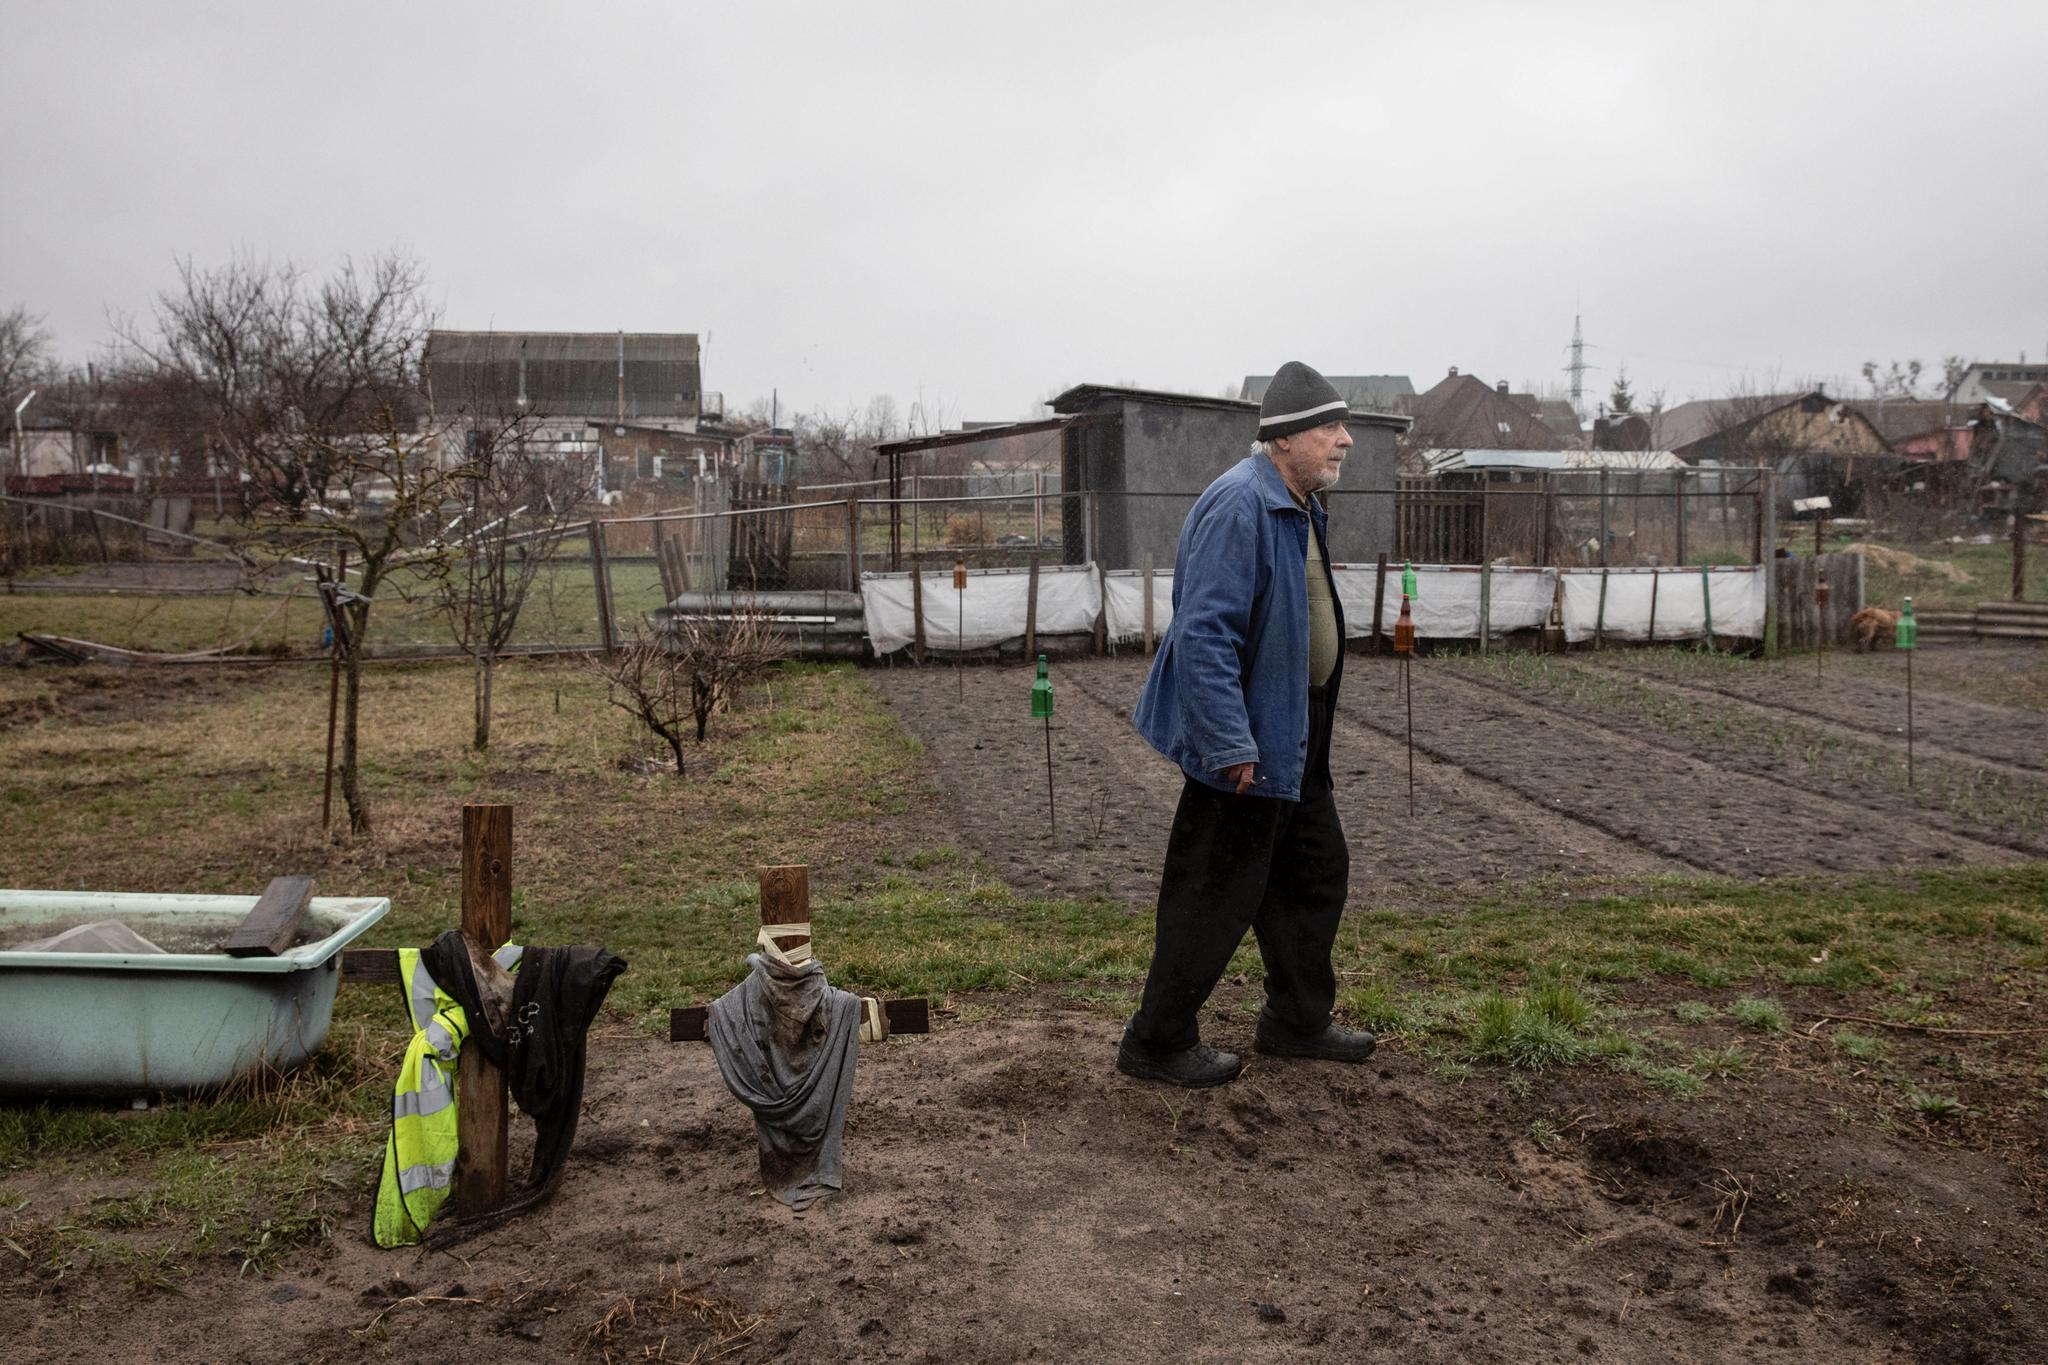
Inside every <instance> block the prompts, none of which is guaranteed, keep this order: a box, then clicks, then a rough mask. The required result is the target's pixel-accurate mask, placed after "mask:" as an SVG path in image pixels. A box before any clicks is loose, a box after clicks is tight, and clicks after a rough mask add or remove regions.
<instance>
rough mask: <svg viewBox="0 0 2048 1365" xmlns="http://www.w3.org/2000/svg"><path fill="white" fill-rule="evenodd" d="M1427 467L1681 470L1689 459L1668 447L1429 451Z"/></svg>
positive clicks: (1447, 470)
mask: <svg viewBox="0 0 2048 1365" xmlns="http://www.w3.org/2000/svg"><path fill="white" fill-rule="evenodd" d="M1422 463H1423V467H1424V468H1426V469H1428V470H1429V472H1430V473H1432V474H1448V473H1455V472H1457V471H1459V470H1465V469H1528V470H1536V471H1542V470H1562V469H1679V468H1682V467H1684V465H1685V461H1683V460H1681V459H1679V458H1678V457H1677V456H1676V455H1673V454H1672V453H1671V452H1670V451H1668V450H1449V449H1437V450H1425V451H1423V452H1422Z"/></svg>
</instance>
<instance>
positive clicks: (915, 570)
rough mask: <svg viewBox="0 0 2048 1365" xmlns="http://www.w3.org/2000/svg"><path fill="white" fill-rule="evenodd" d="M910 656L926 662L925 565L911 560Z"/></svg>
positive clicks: (920, 661)
mask: <svg viewBox="0 0 2048 1365" xmlns="http://www.w3.org/2000/svg"><path fill="white" fill-rule="evenodd" d="M910 616H911V623H910V632H911V634H910V656H911V657H912V658H913V659H916V660H917V661H918V662H919V663H923V662H924V566H923V565H921V564H919V563H918V562H917V561H916V560H915V559H912V560H911V561H910Z"/></svg>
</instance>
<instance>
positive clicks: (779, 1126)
mask: <svg viewBox="0 0 2048 1365" xmlns="http://www.w3.org/2000/svg"><path fill="white" fill-rule="evenodd" d="M747 962H748V963H749V965H751V966H752V968H753V970H752V971H751V972H749V973H748V974H747V979H746V980H744V981H742V982H740V984H739V985H737V986H735V987H733V988H732V989H731V990H729V991H727V992H726V993H725V994H724V995H722V996H720V997H719V998H718V999H716V1000H714V1001H712V1002H711V1010H710V1033H711V1052H712V1055H713V1056H715V1057H717V1058H718V1070H719V1072H720V1073H721V1074H722V1075H723V1076H724V1077H725V1085H726V1088H727V1089H728V1090H730V1091H732V1093H733V1095H734V1096H735V1097H736V1098H737V1099H738V1100H739V1102H740V1103H742V1104H744V1105H746V1106H747V1108H749V1109H751V1110H753V1111H754V1126H755V1131H756V1133H757V1135H758V1136H759V1139H760V1144H761V1179H762V1181H763V1183H764V1184H766V1186H767V1187H768V1192H769V1193H770V1194H772V1195H774V1196H775V1197H776V1198H777V1199H780V1200H781V1201H782V1202H783V1203H785V1204H787V1205H789V1206H790V1207H791V1208H793V1209H804V1208H808V1207H809V1206H810V1205H811V1204H813V1203H815V1202H817V1201H818V1200H819V1199H822V1198H824V1197H825V1196H826V1195H828V1194H832V1193H835V1192H836V1191H837V1190H838V1189H839V1138H840V1133H841V1131H842V1130H843V1129H844V1128H845V1126H846V1108H847V1105H848V1103H849V1102H850V1101H851V1100H852V1098H853V1067H854V1061H855V1058H856V1056H857V1055H858V1053H859V1051H860V1015H861V1003H860V997H859V996H857V995H855V994H853V993H852V992H850V991H842V990H835V989H833V988H832V987H831V986H828V985H826V984H825V968H824V965H823V964H822V963H820V962H818V961H817V960H816V959H810V960H807V961H804V962H800V963H789V962H778V961H776V960H774V959H773V958H770V957H768V956H765V955H764V954H761V953H753V954H751V955H749V956H748V958H747Z"/></svg>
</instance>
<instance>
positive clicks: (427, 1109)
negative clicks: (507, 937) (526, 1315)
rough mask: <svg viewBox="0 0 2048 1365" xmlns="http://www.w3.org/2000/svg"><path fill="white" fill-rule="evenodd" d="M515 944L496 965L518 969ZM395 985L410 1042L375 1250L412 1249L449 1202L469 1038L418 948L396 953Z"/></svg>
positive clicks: (397, 1087)
mask: <svg viewBox="0 0 2048 1365" xmlns="http://www.w3.org/2000/svg"><path fill="white" fill-rule="evenodd" d="M519 956H520V952H519V947H518V945H517V944H510V943H508V944H506V945H505V946H504V947H502V948H500V949H498V951H497V952H495V953H493V954H492V957H493V958H495V959H496V960H497V962H498V965H499V966H501V967H505V968H508V969H510V968H513V967H516V966H517V965H518V962H519ZM398 978H399V986H400V988H401V989H402V990H403V991H404V992H405V1006H406V1013H407V1014H408V1016H409V1017H410V1018H411V1020H412V1025H413V1035H412V1041H411V1042H410V1043H408V1044H407V1045H406V1049H405V1057H404V1060H402V1061H401V1062H400V1063H399V1066H398V1080H397V1082H396V1084H394V1085H393V1086H392V1090H391V1132H390V1135H389V1136H388V1137H387V1138H386V1139H385V1141H384V1174H383V1177H382V1179H380V1180H379V1181H378V1184H377V1213H376V1223H375V1227H374V1229H373V1231H374V1232H375V1235H376V1239H377V1245H378V1246H380V1247H398V1246H411V1245H412V1244H414V1243H416V1242H418V1241H419V1240H420V1235H421V1233H423V1232H425V1231H426V1227H427V1224H428V1223H430V1222H431V1221H433V1217H434V1215H435V1214H436V1213H438V1212H439V1211H440V1208H441V1205H442V1204H443V1203H445V1202H447V1199H448V1194H449V1191H450V1189H451V1188H452V1185H453V1182H454V1179H455V1158H456V1156H457V1154H458V1152H459V1150H460V1144H459V1141H458V1139H457V1134H456V1106H455V1072H456V1062H457V1061H458V1059H459V1058H460V1057H461V1055H462V1042H463V1039H465V1038H467V1037H468V1036H469V1020H468V1018H467V1017H466V1016H465V1015H464V1013H463V1009H462V1006H460V1005H458V1004H456V1003H455V1000H454V998H453V997H451V996H450V995H448V994H447V992H445V991H443V990H442V989H441V988H440V987H439V986H437V985H436V984H435V983H434V978H433V977H432V976H430V975H429V974H428V972H427V969H426V965H425V964H424V963H422V962H421V961H420V950H419V949H417V948H400V949H399V950H398Z"/></svg>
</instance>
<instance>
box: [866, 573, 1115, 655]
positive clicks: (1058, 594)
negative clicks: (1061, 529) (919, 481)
mask: <svg viewBox="0 0 2048 1365" xmlns="http://www.w3.org/2000/svg"><path fill="white" fill-rule="evenodd" d="M1030 594H1031V571H1030V570H1029V569H976V570H973V571H971V572H970V573H969V574H968V575H967V591H966V592H965V593H964V594H963V593H961V592H959V591H957V590H956V589H955V588H954V587H953V574H952V572H951V571H950V570H946V569H941V570H939V571H938V572H936V573H927V574H925V575H924V642H925V645H926V647H927V648H930V649H945V650H958V649H986V648H988V647H989V646H990V645H996V644H1001V643H1002V642H1003V641H1005V640H1014V639H1017V638H1019V637H1021V636H1022V635H1023V634H1024V615H1025V610H1026V607H1027V604H1028V602H1029V599H1030ZM860 597H861V608H862V612H863V614H864V615H865V616H866V618H867V632H868V641H869V643H870V644H872V645H873V646H874V650H875V657H876V658H880V657H881V656H882V655H884V654H888V653H892V652H893V651H895V650H899V649H901V648H903V647H904V646H905V645H907V644H910V643H911V642H913V641H914V640H915V639H916V638H917V625H916V618H915V616H914V615H913V614H912V603H913V600H914V594H913V590H912V588H911V586H910V575H909V574H907V573H864V574H862V575H861V576H860ZM1101 610H1102V592H1101V589H1100V588H1099V587H1098V586H1097V584H1096V574H1095V566H1094V565H1093V564H1062V565H1058V566H1054V567H1050V568H1041V569H1039V571H1038V633H1039V634H1040V635H1065V634H1078V633H1081V632H1085V631H1090V630H1093V629H1094V628H1095V617H1096V614H1097V613H1098V612H1100V611H1101Z"/></svg>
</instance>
